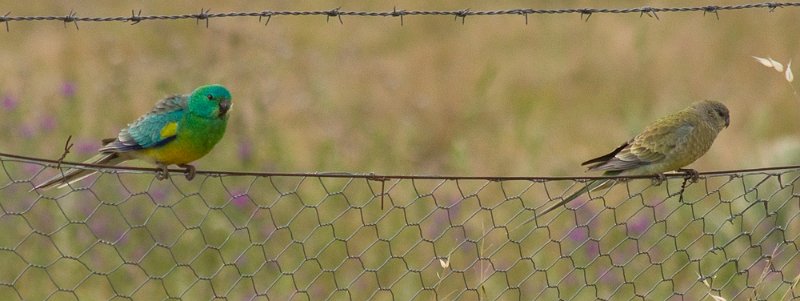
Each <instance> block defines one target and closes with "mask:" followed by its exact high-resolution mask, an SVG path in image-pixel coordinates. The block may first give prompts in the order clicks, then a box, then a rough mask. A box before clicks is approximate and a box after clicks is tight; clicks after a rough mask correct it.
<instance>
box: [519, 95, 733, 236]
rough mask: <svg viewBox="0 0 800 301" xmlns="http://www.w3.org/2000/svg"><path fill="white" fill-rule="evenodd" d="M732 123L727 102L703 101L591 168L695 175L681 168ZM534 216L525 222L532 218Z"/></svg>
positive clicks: (592, 185)
mask: <svg viewBox="0 0 800 301" xmlns="http://www.w3.org/2000/svg"><path fill="white" fill-rule="evenodd" d="M729 124H730V114H729V112H728V108H727V107H725V105H724V104H722V103H720V102H717V101H711V100H704V101H698V102H695V103H693V104H691V105H690V106H689V107H687V108H685V109H683V110H681V111H678V112H676V113H673V114H672V115H669V116H665V117H662V118H661V119H658V120H656V121H655V122H653V123H652V124H650V125H649V126H647V127H646V128H645V129H644V131H642V132H641V133H640V134H639V135H636V137H633V139H630V140H628V141H627V142H625V143H623V144H622V145H620V146H619V147H617V148H616V149H614V150H613V151H612V152H610V153H608V154H606V155H603V156H600V157H597V158H594V159H591V160H588V161H586V162H583V163H581V165H590V166H589V170H591V171H595V170H602V171H604V172H603V175H604V176H639V175H662V176H663V173H664V172H667V171H672V170H678V171H684V172H688V173H691V174H694V175H695V176H696V174H697V171H695V170H692V169H682V167H684V166H686V165H689V164H691V163H692V162H694V161H695V160H697V159H698V158H700V157H701V156H703V154H705V153H706V152H707V151H708V149H709V148H711V144H712V143H714V139H716V138H717V134H719V132H720V131H722V129H723V128H727V127H728V125H729ZM614 183H616V180H594V181H591V182H589V184H588V185H586V186H585V187H583V188H582V189H580V190H578V191H577V192H575V193H573V194H571V195H570V196H568V197H566V198H564V199H563V200H561V201H559V202H558V203H556V204H555V205H553V206H550V207H547V209H544V210H543V211H541V212H539V213H538V214H536V217H541V216H543V215H545V214H547V213H548V212H550V211H553V210H555V209H556V208H558V207H561V206H562V205H564V204H567V203H569V202H570V201H572V200H574V199H575V198H577V197H578V196H580V195H581V194H584V193H586V192H589V191H592V190H595V189H603V188H607V187H610V186H612V185H613V184H614ZM534 219H535V218H532V219H530V220H528V221H527V222H525V223H526V224H527V223H529V222H531V221H533V220H534Z"/></svg>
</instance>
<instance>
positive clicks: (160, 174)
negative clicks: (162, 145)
mask: <svg viewBox="0 0 800 301" xmlns="http://www.w3.org/2000/svg"><path fill="white" fill-rule="evenodd" d="M158 168H159V170H158V171H157V172H156V179H158V180H159V181H162V180H166V179H169V169H167V166H166V165H164V164H159V165H158Z"/></svg>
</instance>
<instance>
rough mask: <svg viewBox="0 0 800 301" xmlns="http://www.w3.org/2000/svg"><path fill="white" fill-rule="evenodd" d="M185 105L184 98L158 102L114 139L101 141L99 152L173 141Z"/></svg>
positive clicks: (123, 150) (145, 146)
mask: <svg viewBox="0 0 800 301" xmlns="http://www.w3.org/2000/svg"><path fill="white" fill-rule="evenodd" d="M186 105H187V97H186V96H172V97H168V98H165V99H163V100H161V101H159V102H158V103H156V105H155V107H154V108H153V110H151V111H150V112H149V113H147V114H145V115H143V116H142V117H139V119H136V121H134V122H133V123H131V124H129V125H128V127H127V128H125V129H122V130H121V131H120V132H119V135H117V138H116V139H114V140H113V141H109V140H110V139H106V140H103V142H104V146H103V147H102V148H100V152H127V151H133V150H140V149H145V148H151V147H157V146H161V145H164V144H166V143H168V142H170V141H172V140H174V139H175V137H176V133H177V130H178V126H179V122H180V120H181V119H182V118H183V113H184V111H185V109H186ZM106 142H107V143H106Z"/></svg>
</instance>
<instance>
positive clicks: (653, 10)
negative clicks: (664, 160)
mask: <svg viewBox="0 0 800 301" xmlns="http://www.w3.org/2000/svg"><path fill="white" fill-rule="evenodd" d="M793 7H800V2H763V3H749V4H735V5H702V6H685V7H652V6H642V7H629V8H590V7H585V8H558V9H535V8H513V9H500V10H471V9H459V10H404V9H398V8H397V7H394V8H392V9H391V10H386V11H349V10H343V9H341V8H334V9H330V10H309V11H286V10H262V11H249V12H224V13H216V12H214V13H212V12H211V10H210V9H200V10H199V12H197V13H186V14H176V15H143V14H142V11H141V10H138V11H136V10H134V11H131V14H130V15H129V16H100V17H97V16H94V17H84V16H79V15H78V12H76V11H70V12H69V13H68V14H65V15H61V16H15V15H12V14H11V12H8V13H6V14H5V15H2V16H0V23H5V25H6V30H9V25H8V24H9V23H10V22H31V21H61V22H64V23H65V24H66V23H74V24H75V26H76V27H77V26H78V22H129V23H131V24H138V23H140V22H143V21H153V20H187V19H189V20H197V22H198V23H199V22H200V21H204V22H206V26H208V21H209V20H210V19H217V18H240V17H258V20H259V22H261V21H262V20H264V19H265V18H266V22H267V23H269V20H270V19H271V18H272V17H274V16H290V17H296V16H323V17H326V18H327V19H328V20H330V18H332V17H333V18H338V20H339V22H340V23H342V22H343V21H342V17H392V18H400V21H401V24H402V22H403V17H407V16H451V17H454V18H456V19H458V18H461V21H464V19H466V17H470V16H509V15H517V16H524V17H525V21H526V24H527V20H528V15H560V14H578V15H580V16H581V17H582V18H583V17H584V16H585V17H586V20H588V18H589V16H591V15H593V14H639V15H640V16H643V15H648V16H651V17H655V18H659V17H658V13H689V12H702V13H703V14H708V13H713V14H715V15H716V17H717V18H719V12H721V11H732V10H745V9H768V10H769V11H770V12H772V11H774V10H775V9H778V8H793Z"/></svg>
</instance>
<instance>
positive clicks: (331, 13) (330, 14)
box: [325, 7, 344, 24]
mask: <svg viewBox="0 0 800 301" xmlns="http://www.w3.org/2000/svg"><path fill="white" fill-rule="evenodd" d="M339 9H341V7H337V8H334V9H332V10H329V11H327V13H326V15H327V17H326V18H325V23H327V22H330V20H331V17H338V18H339V24H344V22H342V14H341V13H339Z"/></svg>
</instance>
